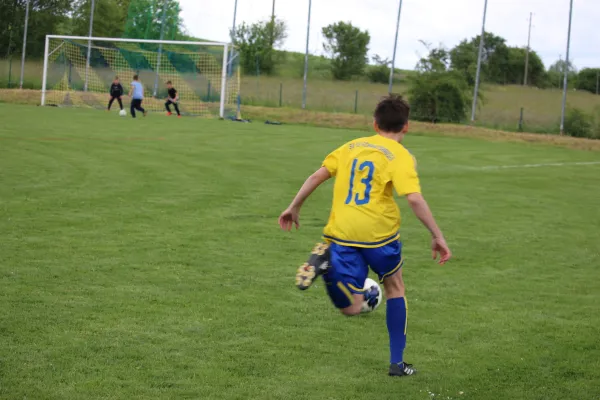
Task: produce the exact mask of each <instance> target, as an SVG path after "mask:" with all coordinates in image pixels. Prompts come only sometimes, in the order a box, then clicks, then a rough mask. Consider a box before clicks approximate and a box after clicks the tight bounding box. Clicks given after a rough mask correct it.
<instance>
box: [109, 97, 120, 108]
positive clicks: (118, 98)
mask: <svg viewBox="0 0 600 400" xmlns="http://www.w3.org/2000/svg"><path fill="white" fill-rule="evenodd" d="M117 101H118V102H119V107H121V111H123V100H121V98H120V97H117ZM109 108H110V107H109Z"/></svg>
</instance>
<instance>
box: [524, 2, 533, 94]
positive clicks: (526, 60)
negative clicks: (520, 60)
mask: <svg viewBox="0 0 600 400" xmlns="http://www.w3.org/2000/svg"><path fill="white" fill-rule="evenodd" d="M532 19H533V13H529V33H528V34H527V53H526V54H525V78H524V79H523V86H527V75H528V73H529V52H530V51H531V20H532Z"/></svg>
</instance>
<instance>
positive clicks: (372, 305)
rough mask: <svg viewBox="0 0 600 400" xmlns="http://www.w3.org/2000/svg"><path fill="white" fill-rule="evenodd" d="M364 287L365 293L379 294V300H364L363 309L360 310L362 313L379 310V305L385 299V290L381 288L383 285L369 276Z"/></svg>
mask: <svg viewBox="0 0 600 400" xmlns="http://www.w3.org/2000/svg"><path fill="white" fill-rule="evenodd" d="M363 289H364V290H365V294H366V293H368V292H370V293H372V294H375V295H376V296H377V297H376V299H377V300H376V301H370V302H367V301H366V300H365V301H363V304H362V309H361V310H360V312H361V313H370V312H373V311H375V310H377V307H379V305H380V304H381V302H382V301H383V291H382V290H381V287H380V286H379V284H378V283H377V282H375V281H374V280H373V279H371V278H367V279H366V280H365V286H364V287H363Z"/></svg>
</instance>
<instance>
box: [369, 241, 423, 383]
mask: <svg viewBox="0 0 600 400" xmlns="http://www.w3.org/2000/svg"><path fill="white" fill-rule="evenodd" d="M363 254H364V256H365V259H366V260H367V262H368V263H369V265H370V266H371V268H372V269H373V270H374V271H375V272H376V273H377V274H378V275H379V278H380V281H381V282H383V286H384V290H385V297H386V299H387V303H386V306H387V307H386V309H387V310H386V324H387V328H388V333H389V337H390V370H389V375H391V376H405V375H413V374H415V373H416V372H417V371H416V370H415V369H414V368H413V366H412V365H410V364H407V363H405V362H404V349H405V347H406V323H407V311H406V310H407V307H406V298H405V288H404V281H403V280H402V265H403V264H404V261H403V259H402V244H401V243H400V242H398V241H394V242H392V243H389V244H387V245H385V246H382V247H378V248H375V249H363Z"/></svg>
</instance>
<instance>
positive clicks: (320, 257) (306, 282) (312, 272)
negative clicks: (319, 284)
mask: <svg viewBox="0 0 600 400" xmlns="http://www.w3.org/2000/svg"><path fill="white" fill-rule="evenodd" d="M328 269H329V244H328V243H317V244H316V245H315V247H314V248H313V250H312V252H311V255H310V257H309V258H308V261H307V262H305V263H304V264H302V265H301V266H300V267H299V268H298V272H297V273H296V287H297V288H298V289H300V290H306V289H308V288H309V287H310V286H311V285H312V284H313V282H314V281H315V279H317V278H318V277H319V276H320V275H323V274H324V273H325V272H327V270H328Z"/></svg>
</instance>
